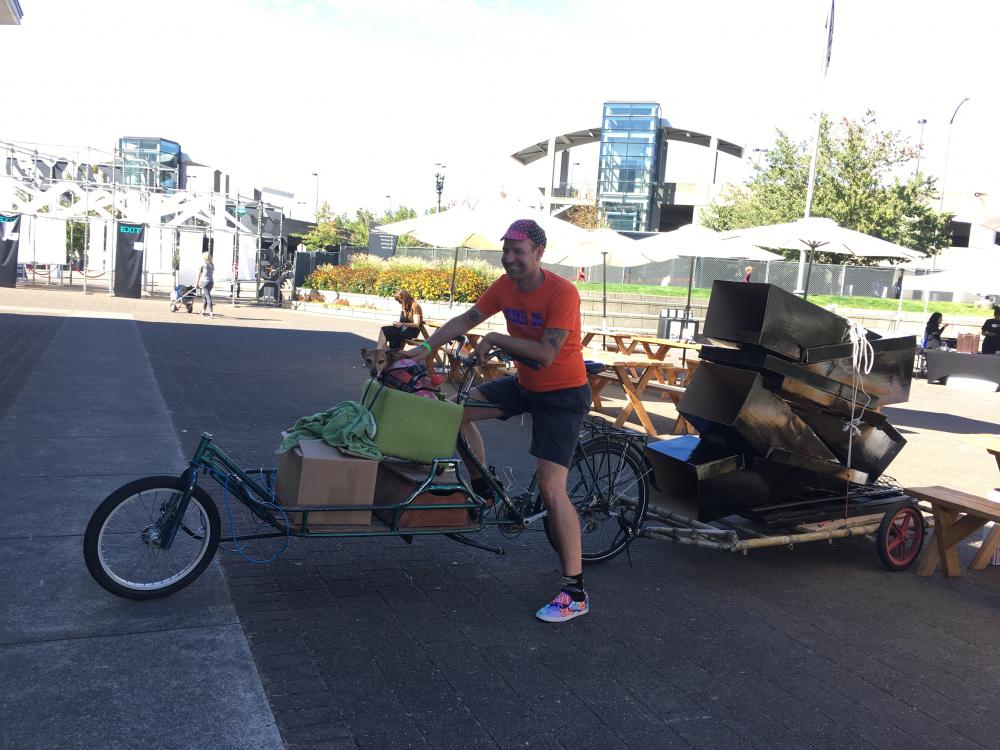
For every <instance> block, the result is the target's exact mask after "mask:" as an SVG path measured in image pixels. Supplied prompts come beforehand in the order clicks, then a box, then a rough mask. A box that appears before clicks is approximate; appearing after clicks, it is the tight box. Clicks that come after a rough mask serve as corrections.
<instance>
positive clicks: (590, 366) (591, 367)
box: [583, 359, 604, 375]
mask: <svg viewBox="0 0 1000 750" xmlns="http://www.w3.org/2000/svg"><path fill="white" fill-rule="evenodd" d="M583 366H584V367H586V368H587V374H588V375H597V374H598V373H600V372H604V365H602V364H601V363H600V362H595V361H594V360H592V359H585V360H583Z"/></svg>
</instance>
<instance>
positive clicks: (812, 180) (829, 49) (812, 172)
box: [795, 0, 836, 294]
mask: <svg viewBox="0 0 1000 750" xmlns="http://www.w3.org/2000/svg"><path fill="white" fill-rule="evenodd" d="M835 2H836V0H830V15H828V16H827V19H826V30H827V34H826V49H825V50H824V51H823V78H822V80H821V81H820V89H819V103H820V106H819V112H817V114H816V133H815V135H814V137H813V148H812V158H811V159H810V160H809V181H808V182H807V183H806V185H807V186H806V210H805V214H804V216H805V218H807V219H808V218H809V217H810V216H812V204H813V197H814V194H815V192H816V162H817V161H818V159H819V139H820V134H821V133H822V128H823V98H824V93H825V89H826V72H827V70H829V68H830V55H831V54H832V53H833V14H834V4H835ZM806 252H807V251H806V249H805V248H803V249H802V250H800V251H799V272H798V278H797V280H796V282H795V293H796V294H805V293H806V287H805V286H804V284H805V276H806ZM810 261H811V253H810Z"/></svg>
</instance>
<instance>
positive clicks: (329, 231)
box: [302, 203, 423, 252]
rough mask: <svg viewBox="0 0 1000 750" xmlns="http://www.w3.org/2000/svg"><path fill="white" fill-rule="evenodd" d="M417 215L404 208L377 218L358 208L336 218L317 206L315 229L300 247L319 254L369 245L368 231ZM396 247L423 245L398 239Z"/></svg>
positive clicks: (328, 208)
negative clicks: (335, 248) (333, 248)
mask: <svg viewBox="0 0 1000 750" xmlns="http://www.w3.org/2000/svg"><path fill="white" fill-rule="evenodd" d="M416 215H417V212H416V211H414V210H413V209H412V208H409V207H407V206H399V207H398V208H396V210H394V211H391V212H390V211H385V212H383V213H382V215H381V216H376V215H375V214H374V213H373V212H371V211H369V210H368V209H366V208H359V209H358V210H357V211H355V212H354V216H350V215H349V214H347V213H342V214H339V215H335V214H334V213H333V211H332V210H331V209H330V204H328V203H324V204H323V205H322V206H320V209H319V213H318V214H317V216H316V218H317V221H316V226H315V227H313V228H312V229H311V230H310V231H309V233H308V234H306V235H305V236H304V237H303V238H302V243H303V244H304V245H305V246H306V249H308V250H309V251H311V252H315V251H317V250H322V249H323V248H325V247H329V246H331V245H355V246H359V247H366V246H367V245H368V231H369V229H370V228H371V226H372V225H373V224H389V223H390V222H393V221H403V220H404V219H413V218H416ZM399 244H400V245H403V246H410V245H422V244H423V243H422V242H419V241H418V240H415V239H413V238H411V237H400V238H399Z"/></svg>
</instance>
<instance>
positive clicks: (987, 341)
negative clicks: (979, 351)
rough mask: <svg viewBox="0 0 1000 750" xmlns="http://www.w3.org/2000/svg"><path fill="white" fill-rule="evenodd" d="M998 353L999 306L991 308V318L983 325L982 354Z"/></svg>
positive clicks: (999, 330) (999, 337)
mask: <svg viewBox="0 0 1000 750" xmlns="http://www.w3.org/2000/svg"><path fill="white" fill-rule="evenodd" d="M997 352H1000V305H994V306H993V317H992V318H988V319H987V320H986V322H985V323H983V354H996V353H997Z"/></svg>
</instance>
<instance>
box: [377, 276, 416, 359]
mask: <svg viewBox="0 0 1000 750" xmlns="http://www.w3.org/2000/svg"><path fill="white" fill-rule="evenodd" d="M392 298H393V299H394V300H396V302H398V303H399V307H400V311H399V320H397V321H396V322H395V323H393V324H392V325H391V326H382V330H381V331H380V332H379V335H378V345H377V346H378V348H379V349H399V348H400V347H402V346H403V342H404V341H408V340H410V339H415V338H417V337H418V336H420V326H421V325H423V322H424V311H423V308H421V307H420V304H419V303H418V302H417V301H416V300H415V299H413V295H412V294H410V293H409V292H408V291H406V290H405V289H400V290H399V291H397V292H396V293H395V294H394V295H392Z"/></svg>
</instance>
